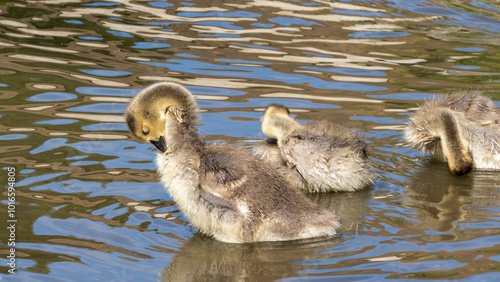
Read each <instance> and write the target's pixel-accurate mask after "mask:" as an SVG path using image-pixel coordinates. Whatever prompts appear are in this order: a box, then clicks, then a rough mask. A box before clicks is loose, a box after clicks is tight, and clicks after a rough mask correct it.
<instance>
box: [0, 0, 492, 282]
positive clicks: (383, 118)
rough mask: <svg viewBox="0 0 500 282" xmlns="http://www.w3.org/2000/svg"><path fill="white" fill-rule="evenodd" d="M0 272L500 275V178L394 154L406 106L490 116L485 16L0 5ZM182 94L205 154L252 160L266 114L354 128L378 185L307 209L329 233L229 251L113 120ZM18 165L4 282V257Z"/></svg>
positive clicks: (412, 6)
mask: <svg viewBox="0 0 500 282" xmlns="http://www.w3.org/2000/svg"><path fill="white" fill-rule="evenodd" d="M0 10H1V12H2V13H1V14H0V31H1V32H0V56H1V62H2V64H1V65H0V110H1V112H0V163H1V168H2V170H0V171H1V173H2V177H1V179H2V186H3V187H4V188H3V189H4V191H3V192H2V199H1V202H0V203H1V204H0V209H1V210H2V211H1V212H0V214H2V217H1V218H2V220H3V223H2V224H3V225H1V226H4V227H2V228H0V242H1V244H0V254H1V256H0V273H2V274H1V277H2V279H4V280H8V281H94V280H102V281H158V280H160V281H161V280H166V281H273V280H282V281H297V280H314V281H317V280H319V281H322V280H324V281H330V280H332V279H339V280H340V279H342V280H348V281H354V280H366V281H379V280H382V279H402V278H410V279H414V280H425V279H438V280H442V279H462V280H464V281H494V280H497V279H499V278H500V274H499V273H500V272H499V271H500V237H499V232H500V200H499V195H500V194H499V190H500V189H499V188H500V174H499V173H498V172H495V171H475V172H473V173H470V174H468V175H466V176H462V177H453V176H451V175H450V174H449V172H448V171H447V168H446V166H445V165H443V164H441V163H435V162H431V161H429V160H427V159H426V157H425V156H424V155H422V154H420V153H419V152H417V151H415V150H413V149H411V148H408V147H407V146H406V145H405V143H404V140H403V138H402V131H401V130H402V128H403V127H404V124H405V123H406V121H407V119H408V117H409V115H410V114H412V113H413V112H414V110H415V109H416V107H418V105H419V103H421V102H423V101H424V100H427V99H431V98H432V97H434V96H437V95H447V94H449V93H451V92H453V91H460V90H467V89H480V90H482V91H484V94H485V95H486V96H488V97H490V98H492V99H493V100H495V101H496V103H497V105H499V106H500V69H499V67H498V66H499V65H500V57H499V54H500V16H499V15H500V13H499V12H500V5H499V3H498V1H487V0H484V1H438V0H433V1H397V0H392V1H347V0H345V1H338V2H332V1H322V0H316V1H261V0H254V1H236V2H229V3H219V2H211V3H208V2H206V1H189V0H186V1H182V2H181V1H169V2H165V1H133V0H116V1H97V2H93V1H80V0H68V1H51V0H46V1H35V0H33V1H9V2H3V3H2V5H1V6H0ZM164 80H170V81H175V82H179V83H182V84H184V85H185V86H186V87H188V88H189V89H190V90H191V91H192V92H193V93H194V94H196V97H197V99H198V102H199V105H200V107H201V109H202V114H201V123H202V125H201V126H200V132H201V133H202V134H203V135H205V139H206V140H207V141H210V142H212V141H228V142H231V143H236V144H239V145H242V146H250V145H251V144H252V143H253V142H255V141H256V140H258V139H261V138H264V135H263V134H262V133H261V132H260V127H259V123H260V117H261V116H262V110H263V109H264V107H266V106H267V105H268V104H270V103H281V104H284V105H286V106H288V107H290V108H291V110H292V113H293V114H294V115H295V116H296V118H297V119H298V120H300V121H302V122H307V121H308V120H312V119H327V120H331V121H335V122H339V123H342V124H345V125H347V126H350V127H353V128H358V129H360V130H362V131H364V132H365V135H366V138H367V141H368V143H369V155H370V158H371V162H372V165H373V166H374V168H375V170H376V172H377V175H378V178H377V180H376V182H375V184H374V186H373V187H372V188H371V189H368V190H366V191H362V192H357V193H341V194H325V195H308V197H309V198H310V199H311V200H313V201H315V202H317V203H318V204H320V205H322V206H324V207H325V208H327V209H330V210H332V211H334V212H335V213H337V214H338V215H339V216H340V217H342V218H343V220H344V227H343V229H342V230H341V235H340V236H339V237H337V238H333V239H320V240H311V241H303V242H285V243H261V244H246V245H233V244H224V243H220V242H216V241H214V240H212V239H210V238H206V237H204V236H201V235H199V234H196V233H195V232H194V230H193V228H192V227H190V225H189V222H187V220H186V218H185V217H184V216H183V214H182V213H181V212H180V211H179V209H178V208H177V207H176V205H175V202H174V201H173V200H172V199H171V198H170V196H169V195H168V194H167V193H165V191H164V189H163V187H162V186H161V184H159V183H158V178H157V176H156V172H155V165H154V163H153V159H154V155H155V150H154V149H153V146H152V145H150V144H143V143H141V142H139V140H137V139H135V138H133V137H132V135H131V134H130V133H129V131H128V129H127V127H126V125H125V123H124V122H123V118H122V114H123V112H124V110H125V108H126V105H127V103H128V102H129V101H130V99H131V98H132V97H133V96H135V95H136V94H137V93H138V91H140V89H142V88H143V87H145V86H147V85H149V84H151V83H153V82H158V81H164ZM10 167H13V168H15V174H16V176H15V177H16V185H15V189H16V195H15V202H16V205H15V220H17V222H16V230H15V247H16V253H15V254H16V267H17V269H16V273H15V274H9V272H8V271H9V269H10V267H9V266H8V265H7V263H8V262H9V260H8V258H7V256H8V255H9V253H10V247H9V246H8V238H9V236H10V233H9V230H7V229H6V228H5V227H6V226H8V224H10V223H9V222H7V220H8V205H9V200H8V190H7V188H8V180H7V179H8V178H7V177H8V168H10Z"/></svg>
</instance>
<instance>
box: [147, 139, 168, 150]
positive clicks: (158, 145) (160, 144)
mask: <svg viewBox="0 0 500 282" xmlns="http://www.w3.org/2000/svg"><path fill="white" fill-rule="evenodd" d="M149 142H151V144H153V145H155V147H156V148H158V150H160V151H162V152H163V153H165V151H166V150H167V146H166V145H165V138H163V136H160V138H158V140H149Z"/></svg>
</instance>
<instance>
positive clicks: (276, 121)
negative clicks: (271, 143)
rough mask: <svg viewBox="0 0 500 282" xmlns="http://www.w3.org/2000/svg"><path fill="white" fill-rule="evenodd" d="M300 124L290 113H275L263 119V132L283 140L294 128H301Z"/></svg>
mask: <svg viewBox="0 0 500 282" xmlns="http://www.w3.org/2000/svg"><path fill="white" fill-rule="evenodd" d="M300 126H301V125H300V124H299V123H298V122H296V121H295V120H294V119H293V118H292V117H290V116H288V115H274V116H272V117H264V119H263V121H262V132H264V134H265V135H267V136H268V137H271V138H274V139H277V140H282V139H284V138H285V137H286V136H288V135H290V134H291V133H292V132H293V131H294V130H296V129H298V128H300Z"/></svg>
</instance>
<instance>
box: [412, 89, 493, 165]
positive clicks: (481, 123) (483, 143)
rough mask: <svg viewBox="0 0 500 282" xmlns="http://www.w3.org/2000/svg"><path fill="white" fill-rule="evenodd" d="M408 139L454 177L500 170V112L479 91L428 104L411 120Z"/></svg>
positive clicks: (450, 96) (436, 100) (435, 100)
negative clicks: (486, 170)
mask: <svg viewBox="0 0 500 282" xmlns="http://www.w3.org/2000/svg"><path fill="white" fill-rule="evenodd" d="M405 139H406V140H407V141H408V142H409V144H410V146H412V147H413V148H416V149H418V150H420V151H421V152H423V153H426V154H429V155H430V156H431V157H433V158H437V159H439V160H441V161H444V162H446V163H447V164H448V167H449V169H450V172H451V173H452V174H455V175H461V174H465V173H467V172H469V171H471V170H472V169H500V143H499V142H500V109H499V108H498V107H497V106H496V105H495V104H494V103H493V102H492V101H491V100H490V99H489V98H487V97H484V96H481V92H478V91H471V92H459V93H456V94H454V95H448V96H444V97H441V98H436V99H433V100H430V101H428V102H426V103H425V104H423V105H422V106H421V107H420V109H419V110H418V111H417V112H416V113H415V114H414V115H413V116H412V117H411V119H410V120H409V122H408V125H407V127H406V129H405Z"/></svg>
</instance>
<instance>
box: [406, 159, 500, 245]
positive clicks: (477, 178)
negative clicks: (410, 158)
mask: <svg viewBox="0 0 500 282" xmlns="http://www.w3.org/2000/svg"><path fill="white" fill-rule="evenodd" d="M499 183H500V174H498V173H497V172H496V171H474V172H472V173H470V174H469V175H466V176H461V177H456V176H453V175H451V174H450V172H449V171H448V169H447V166H446V165H445V164H443V163H439V162H437V161H433V162H431V163H426V165H425V166H424V167H422V168H421V169H420V170H418V171H417V173H416V175H415V176H414V177H413V178H411V181H410V182H409V185H408V187H407V190H406V193H405V195H404V200H403V204H404V207H406V208H411V209H412V210H414V211H416V215H415V216H413V217H415V218H417V219H418V221H419V222H418V223H414V224H412V225H411V228H412V229H416V230H415V231H414V232H418V230H421V231H424V232H425V233H427V234H429V235H431V234H432V235H437V236H430V237H429V238H432V239H431V240H432V241H442V240H450V241H456V240H460V239H462V237H463V236H466V234H468V233H470V232H474V231H471V230H467V229H464V227H465V226H473V225H476V224H478V225H479V224H480V223H479V222H483V221H484V220H485V219H486V218H487V217H488V216H495V215H494V214H495V213H494V212H493V210H489V209H488V207H491V206H494V205H495V203H498V200H499V196H498V193H497V189H498V188H495V187H496V186H498V184H499ZM471 219H473V222H471ZM474 221H478V222H474ZM432 231H434V232H432ZM483 231H484V230H483Z"/></svg>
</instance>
